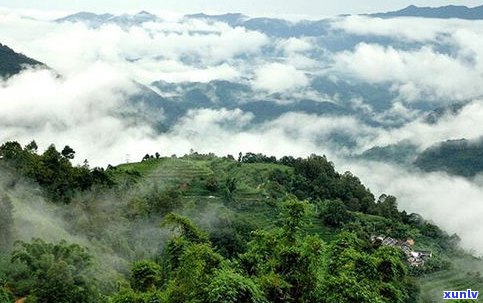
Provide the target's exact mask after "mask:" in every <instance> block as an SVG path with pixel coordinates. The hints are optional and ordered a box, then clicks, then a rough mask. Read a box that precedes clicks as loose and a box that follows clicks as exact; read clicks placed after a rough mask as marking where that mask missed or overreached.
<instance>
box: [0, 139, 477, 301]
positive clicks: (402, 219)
mask: <svg viewBox="0 0 483 303" xmlns="http://www.w3.org/2000/svg"><path fill="white" fill-rule="evenodd" d="M75 154H76V153H75V150H74V149H73V148H71V147H70V146H65V147H64V148H62V149H57V147H56V146H54V145H51V146H49V147H48V148H47V149H45V150H43V151H40V150H39V148H38V146H37V144H36V143H35V141H32V142H31V143H29V144H27V145H25V146H22V145H21V144H19V143H18V142H13V141H12V142H7V143H4V144H3V145H2V146H0V172H1V174H0V303H11V302H25V303H50V302H57V303H70V302H72V303H74V302H75V303H80V302H86V303H90V302H110V303H155V302H180V303H181V302H193V303H194V302H220V303H225V302H226V303H228V302H233V303H234V302H247V303H248V302H253V303H255V302H256V303H262V302H294V303H295V302H348V303H353V302H361V303H362V302H371V303H372V302H374V303H376V302H396V303H397V302H401V303H403V302H408V303H414V302H440V301H441V299H442V294H443V292H442V291H443V290H448V289H452V288H458V289H466V287H473V288H474V289H478V287H480V288H481V287H482V286H483V278H482V277H481V276H480V271H479V268H483V266H482V264H481V263H482V262H481V260H480V259H478V258H476V257H473V256H471V254H469V253H467V252H465V251H463V250H462V249H460V248H459V246H458V243H459V238H458V236H457V235H448V234H447V233H445V232H444V231H442V230H441V229H440V228H439V227H438V226H436V225H434V224H432V223H431V222H428V221H426V220H425V219H424V218H422V217H421V216H420V215H418V214H414V213H409V214H408V213H406V212H405V211H400V210H398V206H397V199H396V197H394V196H391V195H390V193H387V194H383V195H381V196H380V197H375V196H374V195H373V193H371V191H370V190H369V189H368V188H367V187H366V186H364V185H363V183H362V182H361V180H359V178H358V177H356V176H354V175H353V174H351V173H350V172H344V173H340V172H337V170H336V169H335V167H334V164H333V163H332V162H330V161H329V160H328V159H327V158H326V157H325V156H319V155H311V156H309V157H307V158H294V157H290V156H286V157H282V158H280V159H277V158H275V157H271V156H266V155H262V154H254V153H247V154H242V153H240V154H239V155H234V156H233V155H227V156H225V157H219V156H216V155H214V154H198V153H196V152H191V153H190V154H187V155H184V156H176V155H173V156H171V157H161V156H160V154H159V153H156V154H154V155H149V154H147V155H146V156H144V157H143V159H142V161H140V162H139V163H126V164H121V165H118V166H111V165H109V166H108V167H106V168H98V167H94V168H93V167H90V165H89V162H88V161H87V160H86V161H83V164H82V165H74V164H72V163H73V160H74V159H75V156H76V155H75ZM140 160H141V159H140ZM30 216H32V218H33V217H35V218H36V219H35V220H34V221H29V217H30ZM19 221H20V222H22V224H19V223H18V222H19ZM28 222H37V225H33V226H30V225H32V224H34V223H28ZM29 224H30V225H29ZM29 230H34V231H36V232H37V233H38V234H42V232H44V233H43V234H42V235H44V234H45V236H43V237H41V236H39V237H35V238H28V237H27V236H26V235H29V234H30V233H29ZM34 234H36V233H34ZM387 239H391V241H392V240H394V241H393V242H394V243H396V242H397V243H399V244H392V245H391V244H388V242H387ZM381 240H384V241H381ZM401 243H402V244H401ZM404 247H410V248H409V249H410V250H412V251H424V252H431V256H430V257H427V258H424V259H421V262H419V263H415V261H414V260H410V259H408V254H407V252H406V253H405V251H404V249H403V248H404Z"/></svg>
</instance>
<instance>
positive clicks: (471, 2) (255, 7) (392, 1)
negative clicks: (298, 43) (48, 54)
mask: <svg viewBox="0 0 483 303" xmlns="http://www.w3.org/2000/svg"><path fill="white" fill-rule="evenodd" d="M410 4H414V5H418V6H441V5H450V4H457V5H467V6H477V5H481V1H478V0H461V1H453V2H451V1H444V0H425V1H421V0H413V1H408V0H370V1H361V0H337V1H316V0H282V1H280V0H263V1H260V0H229V1H226V0H202V1H201V0H181V1H180V0H163V1H153V0H136V1H134V0H102V1H99V0H68V1H66V0H42V1H39V0H15V1H12V0H0V7H4V8H16V9H28V10H56V11H68V12H69V11H81V10H82V11H96V12H123V11H139V10H149V11H177V12H181V13H186V12H200V11H203V12H243V13H246V14H251V15H273V14H282V15H306V16H311V17H317V16H327V15H336V14H344V13H351V14H353V13H366V12H375V11H387V10H394V9H399V8H403V7H406V6H408V5H410Z"/></svg>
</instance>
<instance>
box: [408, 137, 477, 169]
mask: <svg viewBox="0 0 483 303" xmlns="http://www.w3.org/2000/svg"><path fill="white" fill-rule="evenodd" d="M415 164H416V166H418V167H419V168H421V169H423V170H425V171H446V172H448V173H450V174H455V175H460V176H464V177H473V176H475V175H476V174H478V173H480V172H481V171H483V141H481V140H479V141H478V142H470V141H468V140H465V139H461V140H448V141H445V142H443V143H440V144H437V145H435V146H432V147H430V148H428V149H426V150H425V151H424V152H423V153H421V154H420V155H419V156H418V158H417V159H416V161H415Z"/></svg>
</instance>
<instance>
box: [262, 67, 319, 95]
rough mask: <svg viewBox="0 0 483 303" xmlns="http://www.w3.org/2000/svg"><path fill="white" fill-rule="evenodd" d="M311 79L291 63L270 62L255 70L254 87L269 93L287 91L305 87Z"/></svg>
mask: <svg viewBox="0 0 483 303" xmlns="http://www.w3.org/2000/svg"><path fill="white" fill-rule="evenodd" d="M308 84H309V79H308V77H307V76H306V75H305V73H304V72H303V71H300V70H297V69H296V68H295V67H293V66H290V65H284V64H281V63H270V64H267V65H264V66H262V67H260V68H259V69H258V70H257V71H256V72H255V79H254V80H253V87H254V88H255V89H259V90H265V91H268V92H269V93H276V92H285V91H290V90H296V89H299V88H303V87H305V86H307V85H308Z"/></svg>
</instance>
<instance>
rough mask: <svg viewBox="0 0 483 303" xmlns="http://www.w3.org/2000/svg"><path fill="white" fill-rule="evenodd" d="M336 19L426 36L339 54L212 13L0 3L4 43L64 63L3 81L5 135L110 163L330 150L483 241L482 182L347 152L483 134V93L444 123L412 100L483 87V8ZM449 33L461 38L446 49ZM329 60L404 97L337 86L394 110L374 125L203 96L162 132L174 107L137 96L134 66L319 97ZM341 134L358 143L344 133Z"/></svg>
mask: <svg viewBox="0 0 483 303" xmlns="http://www.w3.org/2000/svg"><path fill="white" fill-rule="evenodd" d="M338 22H339V23H337V24H336V25H335V27H339V28H342V29H344V30H346V31H348V32H353V33H359V34H368V35H382V36H388V37H396V38H397V39H404V40H405V41H410V42H417V44H415V45H413V46H412V47H408V48H404V49H401V48H398V47H397V46H395V45H393V46H386V45H378V44H369V43H361V44H359V45H357V46H356V47H355V48H354V49H346V50H343V51H340V52H337V53H332V54H331V53H329V52H328V51H327V50H324V49H323V47H324V46H323V45H320V44H321V42H320V41H317V40H313V39H306V38H303V39H296V38H289V39H275V38H270V37H267V36H265V35H263V34H261V33H259V32H255V31H249V30H246V29H244V28H240V27H238V28H232V27H229V26H228V25H226V24H223V23H216V22H215V23H209V22H204V21H200V20H184V19H172V20H164V21H160V22H155V23H145V24H143V25H142V26H133V27H129V28H121V27H119V26H116V25H105V26H101V27H100V28H97V29H93V28H88V27H87V26H85V25H83V24H79V23H77V24H55V23H49V22H44V21H35V20H30V19H26V18H20V17H19V16H18V15H16V14H11V13H7V14H5V13H0V27H2V39H3V40H2V43H5V44H7V45H9V46H11V47H13V48H14V49H16V50H18V51H21V52H23V53H25V54H27V55H29V56H32V57H34V58H36V59H39V60H41V61H44V62H45V63H47V64H48V65H49V66H51V67H53V68H54V69H55V70H57V71H59V72H60V74H61V75H62V76H61V77H57V75H56V74H54V73H52V72H50V71H47V70H27V71H25V72H23V73H21V74H19V75H17V76H15V77H12V78H10V79H9V80H8V81H5V82H2V83H0V107H1V110H0V127H1V129H2V132H1V133H0V141H1V142H4V141H7V140H18V141H20V142H21V143H22V144H26V143H28V142H29V141H30V140H32V139H35V140H37V142H38V143H39V145H40V147H41V148H45V147H47V145H48V144H50V143H55V144H56V145H57V146H58V147H59V148H62V147H63V145H65V144H69V145H70V146H72V147H73V148H74V149H75V150H76V155H77V158H76V161H78V162H79V163H80V162H82V161H83V159H85V158H87V159H89V160H90V161H91V164H93V165H103V166H104V165H107V164H108V163H111V164H118V163H122V162H124V161H125V159H126V155H129V158H130V159H131V161H137V160H140V159H141V157H142V156H143V155H144V154H146V153H150V154H154V153H155V152H160V153H161V154H162V155H165V156H167V155H171V154H173V153H176V154H178V155H181V154H185V153H188V152H189V150H190V149H194V150H196V151H198V152H202V153H209V152H216V153H217V154H219V155H225V154H235V155H236V154H238V152H240V151H242V152H261V153H265V154H269V155H276V156H279V157H280V156H284V155H293V156H307V155H309V154H311V153H317V154H326V155H328V157H329V159H331V160H332V159H333V160H334V161H336V163H338V165H339V166H338V167H339V169H340V170H343V169H344V168H347V169H350V170H352V171H353V172H354V173H356V174H357V175H360V176H361V177H362V179H363V181H364V183H366V184H368V185H369V186H370V187H371V188H372V189H373V190H374V191H375V193H382V192H387V193H390V194H394V195H397V196H398V198H399V202H400V205H401V206H402V207H403V208H404V209H407V210H409V211H416V212H419V213H421V214H422V215H424V216H426V217H429V218H431V219H433V220H434V221H436V222H437V223H438V224H441V225H442V226H444V227H445V228H447V229H448V230H449V231H451V232H453V231H454V232H458V233H459V234H460V235H461V236H462V237H463V240H464V244H465V245H466V247H474V248H476V249H478V250H480V251H483V243H480V242H481V241H479V240H478V239H479V237H478V236H477V232H480V229H479V227H478V224H479V222H478V218H477V217H476V214H478V215H479V214H480V209H479V207H478V206H477V205H478V200H477V198H478V197H479V196H481V194H482V193H483V192H482V191H483V190H482V188H483V187H482V186H481V184H479V183H477V182H472V181H468V180H464V179H461V178H454V177H450V176H447V175H444V174H423V173H420V172H413V171H408V170H405V169H402V168H399V167H395V166H388V165H383V164H376V163H370V162H369V163H365V162H361V163H352V162H347V160H345V159H342V156H343V155H347V154H350V153H353V152H354V151H359V150H364V149H365V148H369V147H372V146H374V145H380V146H383V145H387V144H391V143H397V142H399V141H402V140H409V141H410V142H413V143H415V144H417V145H418V147H419V148H420V149H424V148H426V147H428V146H430V145H432V144H433V143H435V142H438V141H443V140H446V139H456V138H463V137H465V138H469V139H472V138H477V137H479V136H481V135H482V134H483V128H482V127H479V125H481V123H479V122H480V121H482V119H483V105H482V104H483V103H482V102H481V101H479V99H478V98H475V101H473V102H470V103H469V104H467V105H466V106H465V107H464V108H463V109H462V110H461V111H460V112H459V113H458V114H456V115H446V116H443V117H442V118H441V119H439V120H438V121H437V122H436V123H434V124H428V123H426V122H425V120H424V118H423V117H424V115H425V114H426V112H424V110H423V109H419V110H414V109H413V108H412V105H413V103H411V102H412V101H414V100H421V99H423V101H428V100H429V101H431V102H432V103H433V104H429V103H428V102H427V103H424V105H425V106H426V107H427V108H431V106H433V107H435V106H442V105H446V104H448V103H453V102H455V100H456V101H457V100H466V99H468V98H473V97H474V96H477V95H479V94H482V90H481V88H480V85H479V83H481V82H482V81H481V80H483V79H482V75H483V68H482V67H483V62H482V59H481V58H483V51H482V50H483V38H481V37H482V36H483V35H482V34H483V33H482V31H483V30H482V29H480V28H483V27H481V26H480V25H481V24H480V23H479V22H475V23H470V22H457V21H448V22H447V23H445V22H443V21H441V22H440V21H428V20H419V19H417V20H416V19H407V20H402V19H401V20H399V19H398V20H392V21H386V20H378V19H368V18H352V17H351V18H347V19H340V21H338ZM445 24H449V25H451V26H450V27H445V26H443V25H445ZM386 25H387V26H386ZM440 39H442V40H440ZM440 41H442V43H443V44H444V45H446V46H448V47H449V50H447V51H444V50H442V49H441V48H440V47H439V46H441V45H440V44H438V43H440ZM317 54H318V55H317ZM321 54H322V55H321ZM327 66H329V67H330V69H329V70H327V69H326V68H327ZM321 67H323V69H322V68H321ZM320 73H322V74H328V75H330V76H334V77H335V78H338V79H339V81H346V82H352V81H353V80H356V81H355V82H357V83H360V82H362V83H365V84H368V85H371V84H381V83H382V84H387V86H388V87H391V89H392V90H394V91H395V92H397V94H398V95H399V97H398V98H396V99H395V100H387V102H391V103H392V104H391V107H390V108H389V109H388V110H387V111H386V112H383V113H374V110H373V107H372V105H371V104H367V102H366V101H365V100H364V99H363V98H360V97H358V96H353V97H351V100H338V101H340V102H341V104H342V103H343V102H345V101H347V102H348V103H349V104H351V105H352V107H353V109H354V110H360V111H363V112H364V113H365V116H366V117H369V118H370V119H373V120H374V121H383V122H388V123H385V124H384V125H386V127H385V128H382V127H377V126H374V124H371V125H367V124H365V123H364V122H363V121H361V120H359V119H358V118H356V117H354V116H328V115H315V114H306V113H300V112H290V113H286V114H284V115H282V116H279V117H277V118H274V119H273V120H271V121H265V122H263V123H254V121H255V119H254V116H253V114H251V113H247V112H243V111H241V110H237V109H234V110H228V109H192V110H190V111H189V112H188V113H187V114H186V115H185V116H184V117H181V118H180V119H179V120H178V122H177V123H176V124H175V125H173V126H172V127H171V129H169V130H168V131H166V132H164V133H160V132H159V131H157V130H156V129H155V127H153V121H154V122H162V121H163V117H164V115H166V113H164V112H163V111H162V110H159V111H154V110H153V109H152V108H148V109H146V108H144V110H145V111H144V112H143V107H142V106H140V104H139V103H138V102H137V101H139V100H137V99H133V98H132V97H133V96H136V94H137V93H139V86H138V85H136V84H135V82H134V81H133V80H135V81H137V82H140V83H143V84H149V83H151V81H154V80H165V81H169V82H185V81H191V82H208V81H211V80H215V79H225V80H230V81H234V82H241V83H244V84H247V83H248V84H251V85H252V86H253V87H254V88H255V89H256V90H258V91H257V92H256V94H257V96H256V97H257V98H258V97H259V96H262V97H266V95H267V94H273V93H278V94H276V95H280V98H279V99H280V100H278V101H285V100H291V99H293V100H291V101H296V100H299V99H302V98H307V97H309V98H311V99H313V100H316V101H317V100H322V97H321V96H320V95H318V94H315V93H313V92H312V91H311V89H310V84H311V83H310V80H311V79H312V75H313V74H320ZM361 87H362V88H364V86H361ZM368 87H369V86H368ZM277 98H278V97H277ZM378 101H379V100H378ZM126 113H130V116H131V117H129V118H128V117H126ZM131 114H132V115H131ZM146 114H149V115H146ZM361 116H362V115H361ZM394 125H396V126H394ZM155 126H159V125H155ZM334 137H337V138H338V139H340V137H342V138H344V139H345V140H347V141H348V142H350V143H354V142H355V143H356V145H355V146H352V145H348V144H346V145H343V144H341V143H340V141H339V142H337V141H336V140H334ZM341 145H342V147H341ZM388 180H391V181H390V182H388ZM461 197H464V201H462V200H463V198H461ZM460 206H464V208H461V207H460ZM458 207H459V208H458ZM471 207H475V213H474V214H468V211H467V209H469V208H471ZM475 226H476V227H475Z"/></svg>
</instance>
